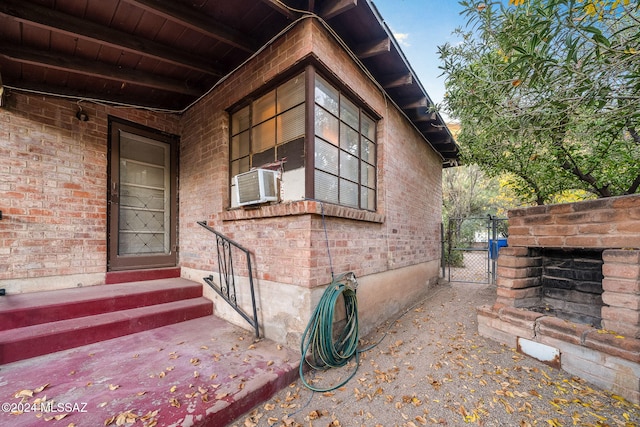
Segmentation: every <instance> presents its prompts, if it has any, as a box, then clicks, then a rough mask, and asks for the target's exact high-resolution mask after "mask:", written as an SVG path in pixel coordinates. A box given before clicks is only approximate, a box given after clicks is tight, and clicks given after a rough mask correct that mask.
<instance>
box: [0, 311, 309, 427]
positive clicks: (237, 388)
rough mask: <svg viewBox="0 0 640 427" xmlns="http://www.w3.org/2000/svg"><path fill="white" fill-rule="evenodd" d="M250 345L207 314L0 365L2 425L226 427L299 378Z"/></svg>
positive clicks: (295, 358) (293, 359) (285, 355)
mask: <svg viewBox="0 0 640 427" xmlns="http://www.w3.org/2000/svg"><path fill="white" fill-rule="evenodd" d="M254 338H255V336H254V335H253V333H252V332H249V331H246V330H244V329H242V328H239V327H236V326H234V325H231V324H229V323H227V322H225V321H223V320H221V319H219V318H217V317H215V316H207V317H202V318H198V319H194V320H189V321H186V322H181V323H178V324H173V325H169V326H163V327H160V328H156V329H152V330H149V331H145V332H139V333H136V334H133V335H127V336H124V337H120V338H114V339H111V340H107V341H102V342H99V343H96V344H90V345H86V346H83V347H78V348H74V349H71V350H65V351H61V352H57V353H53V354H49V355H45V356H39V357H35V358H31V359H26V360H22V361H18V362H14V363H10V364H6V365H3V366H0V403H2V413H1V414H0V425H7V426H8V425H10V426H16V427H18V426H35V425H38V426H40V425H48V426H52V427H55V426H65V427H67V426H75V427H84V426H87V427H96V426H105V425H113V426H115V425H141V426H149V427H152V426H225V425H227V424H228V423H230V422H232V421H233V420H234V419H236V418H237V417H239V416H240V415H242V414H243V413H245V412H246V411H247V410H248V409H250V408H252V407H254V406H256V405H257V404H259V403H260V402H262V401H264V400H267V399H269V398H270V397H271V396H272V395H273V394H274V393H275V392H277V391H278V390H280V389H281V388H283V387H285V386H286V385H288V384H289V383H291V382H292V381H295V379H296V378H297V377H298V366H299V362H300V360H299V355H298V354H297V353H296V352H294V351H292V350H290V349H287V348H284V347H281V346H279V345H277V344H275V343H273V342H271V341H268V340H260V341H258V342H255V339H254ZM43 387H44V388H43ZM45 420H47V421H48V422H45ZM134 422H135V423H134ZM130 423H134V424H130Z"/></svg>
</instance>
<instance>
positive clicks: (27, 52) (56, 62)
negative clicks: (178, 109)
mask: <svg viewBox="0 0 640 427" xmlns="http://www.w3.org/2000/svg"><path fill="white" fill-rule="evenodd" d="M0 56H4V57H5V58H7V59H9V60H12V61H16V62H20V63H24V64H31V65H37V66H41V67H46V68H51V69H55V70H60V71H67V72H69V73H74V74H81V75H85V76H90V77H97V78H102V79H107V80H112V81H117V82H121V83H122V84H131V85H135V86H145V87H150V88H153V89H159V90H163V91H168V92H174V93H181V94H183V95H190V96H199V95H201V94H202V91H201V90H199V89H197V88H190V87H187V86H186V85H185V84H184V83H183V82H181V81H178V80H173V79H169V78H166V77H160V76H155V75H153V74H148V73H144V72H141V71H138V70H132V69H125V68H120V67H117V66H109V65H104V64H99V63H97V62H95V61H88V60H83V59H78V58H73V57H69V56H68V55H59V54H56V53H53V52H48V51H41V50H36V49H28V48H25V47H24V46H13V45H9V44H5V43H3V44H0Z"/></svg>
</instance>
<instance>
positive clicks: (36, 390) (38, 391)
mask: <svg viewBox="0 0 640 427" xmlns="http://www.w3.org/2000/svg"><path fill="white" fill-rule="evenodd" d="M47 387H49V383H47V384H45V385H42V386H40V387H38V388H36V389H35V390H33V392H34V393H40V392H41V391H42V390H44V389H45V388H47Z"/></svg>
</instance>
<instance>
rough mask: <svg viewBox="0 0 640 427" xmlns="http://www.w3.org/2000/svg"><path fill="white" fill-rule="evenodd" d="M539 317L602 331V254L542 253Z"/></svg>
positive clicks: (542, 251) (548, 250) (566, 251)
mask: <svg viewBox="0 0 640 427" xmlns="http://www.w3.org/2000/svg"><path fill="white" fill-rule="evenodd" d="M540 252H541V257H542V276H541V279H540V280H541V282H540V285H541V287H542V291H541V295H540V303H539V304H537V305H534V306H533V307H529V309H530V310H533V311H537V312H539V313H542V314H546V315H551V316H556V317H559V318H561V319H566V320H570V321H572V322H576V323H583V324H587V325H591V326H595V327H597V328H600V327H602V307H603V306H604V305H605V304H604V303H603V302H602V293H603V290H602V278H603V276H602V265H603V262H602V251H594V250H582V249H542V250H541V251H540Z"/></svg>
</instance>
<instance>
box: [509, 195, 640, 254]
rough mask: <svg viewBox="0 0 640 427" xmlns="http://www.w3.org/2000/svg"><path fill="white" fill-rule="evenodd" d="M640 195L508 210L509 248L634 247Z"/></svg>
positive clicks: (639, 221) (639, 224)
mask: <svg viewBox="0 0 640 427" xmlns="http://www.w3.org/2000/svg"><path fill="white" fill-rule="evenodd" d="M639 242H640V196H637V195H636V196H622V197H611V198H606V199H597V200H591V201H586V202H580V203H567V204H561V205H547V206H536V207H533V208H525V209H515V210H512V211H509V246H524V247H545V248H565V247H568V248H571V247H575V248H627V247H630V248H637V247H638V246H639V245H640V243H639Z"/></svg>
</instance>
